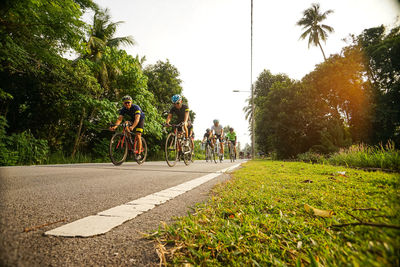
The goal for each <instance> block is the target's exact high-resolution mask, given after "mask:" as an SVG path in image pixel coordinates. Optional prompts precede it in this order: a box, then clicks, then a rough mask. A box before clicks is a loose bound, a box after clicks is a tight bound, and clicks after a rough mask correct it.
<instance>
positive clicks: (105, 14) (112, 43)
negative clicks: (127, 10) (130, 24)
mask: <svg viewBox="0 0 400 267" xmlns="http://www.w3.org/2000/svg"><path fill="white" fill-rule="evenodd" d="M110 20H111V16H110V12H109V10H108V9H105V10H104V11H103V10H97V11H96V12H95V14H94V16H93V25H92V26H91V27H90V31H89V40H88V42H87V48H88V50H89V54H90V56H91V57H92V58H93V59H95V60H97V59H99V58H101V56H102V52H103V51H104V48H106V47H119V46H120V45H135V40H134V39H133V37H132V36H125V37H114V35H115V32H116V30H117V26H118V25H119V24H121V23H123V21H117V22H111V21H110Z"/></svg>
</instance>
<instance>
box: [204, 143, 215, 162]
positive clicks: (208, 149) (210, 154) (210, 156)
mask: <svg viewBox="0 0 400 267" xmlns="http://www.w3.org/2000/svg"><path fill="white" fill-rule="evenodd" d="M205 154H206V162H208V161H210V162H211V163H212V162H213V161H214V162H215V163H217V159H216V158H215V152H214V149H213V147H212V143H211V140H207V141H206V145H205Z"/></svg>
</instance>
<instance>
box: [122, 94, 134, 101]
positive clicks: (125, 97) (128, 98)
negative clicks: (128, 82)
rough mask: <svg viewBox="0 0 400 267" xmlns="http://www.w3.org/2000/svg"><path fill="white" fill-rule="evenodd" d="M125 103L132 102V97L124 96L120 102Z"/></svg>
mask: <svg viewBox="0 0 400 267" xmlns="http://www.w3.org/2000/svg"><path fill="white" fill-rule="evenodd" d="M125 101H132V97H131V96H130V95H126V96H124V97H123V98H122V102H125Z"/></svg>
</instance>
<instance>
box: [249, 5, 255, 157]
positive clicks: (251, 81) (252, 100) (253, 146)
mask: <svg viewBox="0 0 400 267" xmlns="http://www.w3.org/2000/svg"><path fill="white" fill-rule="evenodd" d="M250 38H251V48H250V51H251V52H250V54H251V55H250V85H251V156H252V158H253V159H255V156H256V147H255V141H254V137H255V136H254V134H255V131H254V116H255V114H254V87H253V0H251V37H250Z"/></svg>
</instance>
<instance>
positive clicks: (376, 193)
mask: <svg viewBox="0 0 400 267" xmlns="http://www.w3.org/2000/svg"><path fill="white" fill-rule="evenodd" d="M343 172H345V173H343ZM232 176H233V178H232V179H231V180H230V181H228V182H227V183H225V184H222V185H219V186H218V187H216V188H215V189H214V194H213V197H212V198H211V200H210V201H209V202H208V203H207V204H205V205H200V206H198V207H196V210H195V213H194V214H193V215H188V216H187V217H182V218H179V219H178V220H177V222H176V223H174V224H173V225H170V226H167V225H165V226H164V227H160V229H159V231H158V232H157V233H155V234H154V235H153V237H154V238H156V239H157V240H158V242H159V245H158V252H159V253H160V255H162V257H165V258H166V259H167V261H168V263H169V264H171V265H181V264H182V263H191V264H194V265H202V266H205V265H209V266H227V265H229V266H249V265H250V266H266V265H267V266H268V265H274V266H275V265H278V266H279V265H291V266H293V265H297V266H301V265H308V264H311V265H312V266H317V265H318V264H322V265H328V266H332V265H340V266H342V265H349V266H360V265H366V266H383V265H388V266H399V265H400V260H399V259H400V230H398V229H391V228H384V227H373V226H364V225H363V226H347V227H338V228H335V227H332V225H340V224H346V223H354V222H358V220H357V219H359V220H362V221H364V222H374V223H382V224H391V225H397V226H398V225H400V212H399V211H400V208H399V205H400V204H399V203H400V175H399V174H387V173H381V172H374V173H370V172H364V171H360V170H354V169H347V168H345V167H340V166H339V167H336V166H329V165H328V166H327V165H311V164H306V163H299V162H280V161H250V162H247V163H245V164H244V166H243V168H241V169H239V170H237V171H235V172H234V173H233V175H232ZM304 204H308V205H310V206H312V207H315V208H318V209H322V210H329V211H333V212H334V213H335V214H334V215H333V216H332V217H330V218H324V217H319V216H316V215H314V214H311V213H308V212H307V211H306V210H305V208H304ZM362 209H370V210H362ZM356 218H357V219H356Z"/></svg>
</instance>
